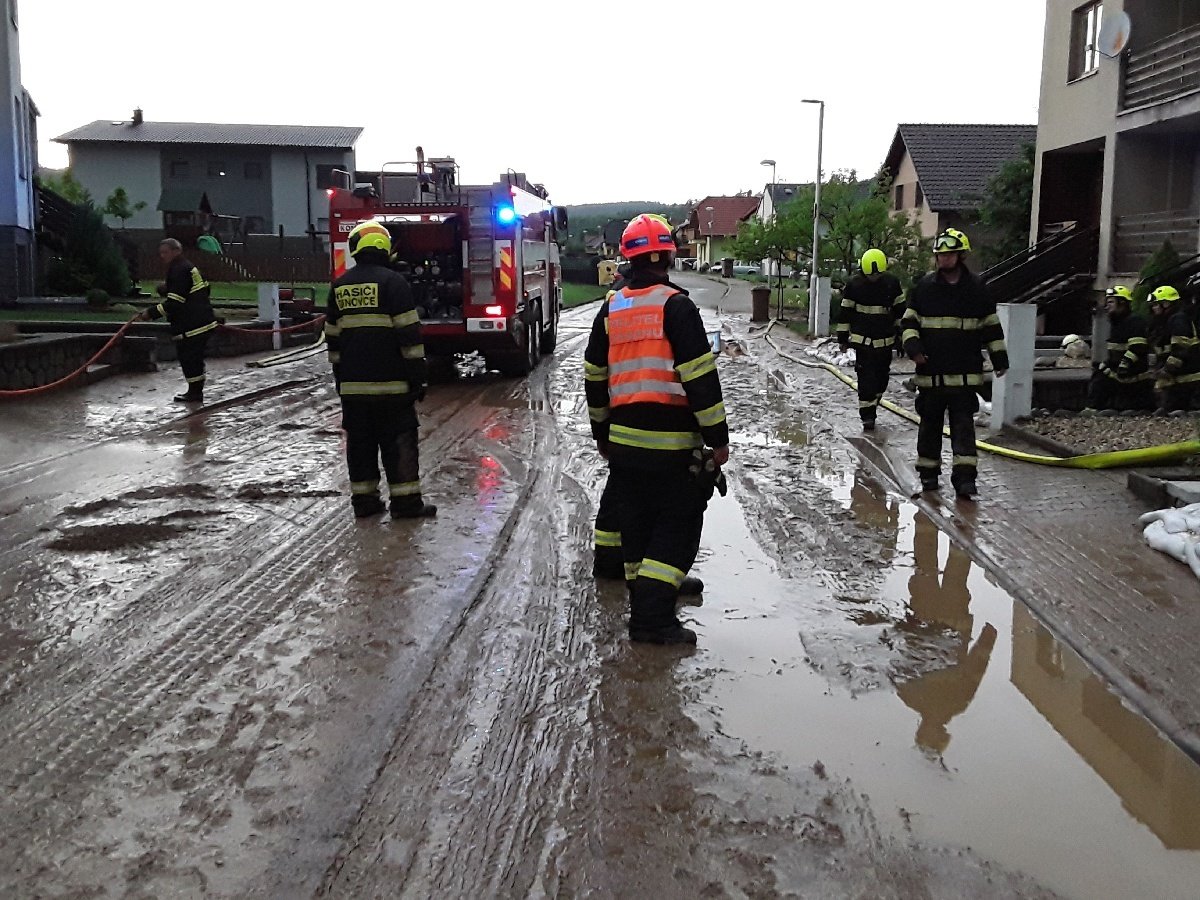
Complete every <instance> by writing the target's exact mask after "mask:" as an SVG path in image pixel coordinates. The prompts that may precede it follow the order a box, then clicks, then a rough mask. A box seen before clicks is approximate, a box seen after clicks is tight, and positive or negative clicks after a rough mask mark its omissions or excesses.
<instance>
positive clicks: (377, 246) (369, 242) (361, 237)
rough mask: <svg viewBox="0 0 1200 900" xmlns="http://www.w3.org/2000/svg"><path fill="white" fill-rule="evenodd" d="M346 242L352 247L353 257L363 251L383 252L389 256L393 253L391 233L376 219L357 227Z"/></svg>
mask: <svg viewBox="0 0 1200 900" xmlns="http://www.w3.org/2000/svg"><path fill="white" fill-rule="evenodd" d="M346 241H347V243H348V244H349V245H350V255H351V256H358V254H359V251H361V250H382V251H383V252H384V253H389V254H390V253H391V252H392V235H391V232H389V231H388V230H387V228H385V227H384V225H383V224H382V223H381V222H376V221H375V220H374V219H368V220H367V221H366V222H359V223H358V224H357V225H355V226H354V228H353V230H351V232H350V236H349V237H348V238H347V239H346Z"/></svg>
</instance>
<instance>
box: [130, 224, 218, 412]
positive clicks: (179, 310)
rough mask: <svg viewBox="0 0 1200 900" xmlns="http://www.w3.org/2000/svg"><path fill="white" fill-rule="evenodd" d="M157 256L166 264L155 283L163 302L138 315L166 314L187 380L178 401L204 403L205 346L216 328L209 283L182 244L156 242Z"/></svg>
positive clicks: (171, 240) (145, 317)
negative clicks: (163, 276) (161, 280)
mask: <svg viewBox="0 0 1200 900" xmlns="http://www.w3.org/2000/svg"><path fill="white" fill-rule="evenodd" d="M158 258H159V259H161V260H162V261H163V262H164V263H165V264H166V266H167V280H166V281H165V282H164V283H163V284H160V285H159V286H158V295H159V296H160V297H162V298H163V301H162V303H159V304H158V305H157V306H151V307H150V308H148V309H146V310H145V311H144V312H143V313H142V314H141V315H140V316H139V317H138V318H140V319H143V320H153V319H161V318H162V317H163V316H166V318H167V321H168V322H169V323H170V325H171V336H172V338H173V339H174V341H175V346H176V347H177V353H178V355H179V367H180V368H181V369H183V377H184V378H185V379H187V391H186V392H185V393H182V394H176V395H175V399H176V400H177V401H179V402H180V403H203V402H204V380H205V375H204V349H205V347H206V346H207V345H208V336H209V335H210V334H211V333H212V331H213V329H215V328H216V327H217V320H216V317H215V316H214V315H213V311H212V305H211V304H210V303H209V302H208V282H207V281H205V280H204V276H203V275H201V274H200V270H199V269H197V268H196V267H195V266H193V265H192V264H191V263H190V262H189V261H188V260H187V259H185V258H184V255H183V245H182V244H180V243H179V241H177V240H175V238H166V239H165V240H163V241H161V242H160V243H159V245H158Z"/></svg>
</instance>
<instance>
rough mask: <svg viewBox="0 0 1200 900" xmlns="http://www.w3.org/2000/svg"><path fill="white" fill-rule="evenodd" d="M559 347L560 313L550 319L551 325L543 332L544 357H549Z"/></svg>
mask: <svg viewBox="0 0 1200 900" xmlns="http://www.w3.org/2000/svg"><path fill="white" fill-rule="evenodd" d="M557 346H558V312H557V311H555V313H554V315H552V316H551V317H550V324H549V325H548V326H547V327H546V329H545V330H544V331H543V332H542V355H543V356H547V355H549V354H551V353H553V352H554V348H555V347H557Z"/></svg>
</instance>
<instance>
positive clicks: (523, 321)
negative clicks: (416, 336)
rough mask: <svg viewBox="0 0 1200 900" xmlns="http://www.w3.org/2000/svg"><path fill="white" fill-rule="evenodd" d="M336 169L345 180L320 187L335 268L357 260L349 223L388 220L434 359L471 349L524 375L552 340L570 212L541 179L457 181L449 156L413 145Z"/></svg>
mask: <svg viewBox="0 0 1200 900" xmlns="http://www.w3.org/2000/svg"><path fill="white" fill-rule="evenodd" d="M360 175H361V173H360ZM336 176H341V177H342V178H343V180H344V182H345V183H344V184H343V185H342V186H339V187H334V188H330V189H329V190H328V191H327V193H328V195H329V234H330V252H331V255H332V271H333V277H334V278H337V277H338V276H339V275H341V274H342V273H343V272H344V271H346V269H347V268H349V267H351V266H353V265H354V260H353V258H352V257H351V256H350V253H349V250H348V245H347V243H346V241H347V239H348V236H349V234H350V231H351V230H352V229H353V228H354V226H356V225H357V224H358V223H360V222H362V221H365V220H375V221H377V222H381V223H382V224H383V225H384V226H386V227H387V229H388V231H389V232H390V234H391V236H392V252H393V257H394V264H395V266H396V269H397V270H398V271H399V272H401V274H403V275H404V276H405V277H406V278H407V279H408V281H409V283H410V284H411V285H412V289H413V298H414V300H415V302H416V306H417V312H418V314H419V315H420V317H421V335H422V340H423V342H424V344H425V350H426V354H427V355H428V356H429V357H430V358H431V360H432V359H436V358H439V357H443V358H448V357H450V356H452V355H453V354H456V353H470V352H474V351H478V352H479V353H481V354H482V355H483V357H484V359H485V360H486V362H487V365H488V367H489V368H493V369H498V370H499V371H500V372H501V373H503V374H505V375H527V374H528V373H529V372H531V371H532V370H533V369H534V368H535V367H536V366H537V364H538V362H539V360H540V358H541V355H542V354H544V353H550V352H551V351H553V350H554V346H555V344H556V343H557V340H558V315H559V310H560V308H561V306H562V288H561V271H562V270H561V266H560V263H559V238H560V237H561V238H562V239H565V238H566V229H567V216H566V210H565V209H563V208H562V207H556V206H552V205H551V204H550V202H549V199H548V195H547V192H546V189H545V188H544V187H543V186H542V185H539V184H533V183H531V182H530V181H529V180H528V179H527V178H526V177H525V175H523V174H521V173H517V172H512V171H509V172H508V173H506V174H505V175H501V176H500V178H499V180H497V181H496V182H494V183H493V184H487V185H462V184H460V183H459V167H458V165H457V163H455V161H454V160H453V159H452V158H431V159H429V160H426V159H425V156H424V154H423V152H422V151H421V148H420V147H418V148H417V159H416V161H415V162H411V163H387V164H385V165H384V166H383V167H382V169H381V170H380V171H379V172H378V173H371V174H370V175H369V176H367V177H368V178H369V179H370V180H368V181H360V182H357V183H354V182H352V180H351V177H350V173H346V172H340V173H336ZM336 176H335V177H336Z"/></svg>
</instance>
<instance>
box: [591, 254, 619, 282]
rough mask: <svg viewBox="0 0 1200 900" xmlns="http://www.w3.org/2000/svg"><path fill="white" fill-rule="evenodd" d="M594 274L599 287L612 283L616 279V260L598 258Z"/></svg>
mask: <svg viewBox="0 0 1200 900" xmlns="http://www.w3.org/2000/svg"><path fill="white" fill-rule="evenodd" d="M596 275H597V277H598V279H599V281H600V286H601V287H607V286H608V285H610V284H612V283H613V282H614V281H616V280H617V261H616V260H615V259H602V260H600V264H599V265H597V266H596Z"/></svg>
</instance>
